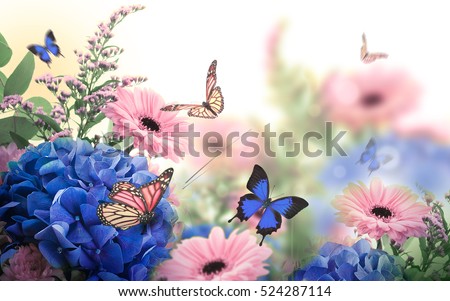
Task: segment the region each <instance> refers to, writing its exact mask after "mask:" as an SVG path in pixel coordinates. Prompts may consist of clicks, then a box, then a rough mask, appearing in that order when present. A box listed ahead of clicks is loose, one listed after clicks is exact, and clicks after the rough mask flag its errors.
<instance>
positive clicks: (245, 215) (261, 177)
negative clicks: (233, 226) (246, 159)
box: [228, 164, 269, 222]
mask: <svg viewBox="0 0 450 301" xmlns="http://www.w3.org/2000/svg"><path fill="white" fill-rule="evenodd" d="M247 189H248V190H250V191H251V192H253V193H249V194H246V195H243V196H241V198H240V199H239V203H238V207H237V213H236V215H235V216H234V217H233V218H231V219H230V220H229V221H228V222H231V221H232V220H233V219H234V218H235V217H237V218H239V219H240V221H241V222H242V221H244V220H248V219H249V218H250V217H251V216H252V215H253V214H255V213H256V212H257V211H258V210H259V209H260V208H261V207H262V205H263V204H264V202H265V201H266V200H267V199H268V197H269V179H268V178H267V174H266V172H265V171H264V169H263V168H262V167H261V166H259V165H257V164H256V165H255V167H253V172H252V175H251V176H250V179H249V180H248V182H247Z"/></svg>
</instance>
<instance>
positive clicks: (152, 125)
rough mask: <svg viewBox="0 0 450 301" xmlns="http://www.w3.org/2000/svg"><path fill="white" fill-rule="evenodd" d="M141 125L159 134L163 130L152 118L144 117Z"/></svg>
mask: <svg viewBox="0 0 450 301" xmlns="http://www.w3.org/2000/svg"><path fill="white" fill-rule="evenodd" d="M141 125H142V126H143V127H144V128H145V129H147V130H149V131H152V132H159V131H160V130H161V125H160V124H159V123H158V122H157V121H155V120H154V119H153V118H151V117H142V118H141Z"/></svg>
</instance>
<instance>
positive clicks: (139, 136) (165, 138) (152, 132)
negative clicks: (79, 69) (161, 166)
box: [103, 88, 187, 162]
mask: <svg viewBox="0 0 450 301" xmlns="http://www.w3.org/2000/svg"><path fill="white" fill-rule="evenodd" d="M117 98H118V100H117V101H116V102H112V103H108V105H107V106H106V108H104V109H103V112H104V113H105V115H106V117H108V118H110V119H111V120H112V121H113V123H114V128H113V130H114V131H115V132H116V133H118V134H119V135H120V136H123V137H125V138H126V137H128V136H129V135H131V136H132V137H133V138H134V141H133V142H134V147H135V148H138V149H139V150H141V152H142V153H144V151H147V152H148V153H149V154H150V156H162V157H165V158H169V159H171V160H173V161H175V162H177V161H178V160H179V157H180V156H182V155H183V154H184V151H185V148H186V140H185V139H182V138H181V137H180V135H177V134H179V133H186V132H187V123H186V122H185V120H184V118H180V117H177V116H176V115H177V113H176V112H175V113H174V112H165V111H161V110H160V109H161V108H162V107H164V106H165V103H164V100H163V99H162V97H161V96H160V95H159V94H157V93H156V92H154V91H152V90H150V89H140V88H135V89H134V91H129V90H126V89H123V88H118V89H117ZM176 136H178V137H176Z"/></svg>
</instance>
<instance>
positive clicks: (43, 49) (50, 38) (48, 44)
mask: <svg viewBox="0 0 450 301" xmlns="http://www.w3.org/2000/svg"><path fill="white" fill-rule="evenodd" d="M55 42H56V39H55V36H54V35H53V31H51V30H49V31H47V33H46V34H45V46H41V45H37V44H33V45H29V46H28V47H27V48H28V50H30V51H31V52H32V53H33V54H34V55H37V56H39V58H40V59H41V61H43V62H44V63H47V65H48V66H49V67H50V63H51V62H52V59H51V58H50V53H51V54H53V55H54V56H56V57H58V56H60V55H61V56H62V57H64V55H62V53H61V51H60V50H59V46H58V45H56V43H55Z"/></svg>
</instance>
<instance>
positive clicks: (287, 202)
mask: <svg viewBox="0 0 450 301" xmlns="http://www.w3.org/2000/svg"><path fill="white" fill-rule="evenodd" d="M308 205H309V204H308V202H307V201H306V200H304V199H302V198H300V197H296V196H287V197H284V198H280V199H277V200H275V201H273V202H271V203H270V205H269V206H268V208H272V209H273V210H275V211H277V212H278V213H280V214H281V215H283V216H284V217H285V218H287V219H291V218H293V217H294V216H295V215H296V214H297V213H299V212H300V211H302V210H303V209H305V208H306V207H308Z"/></svg>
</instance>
